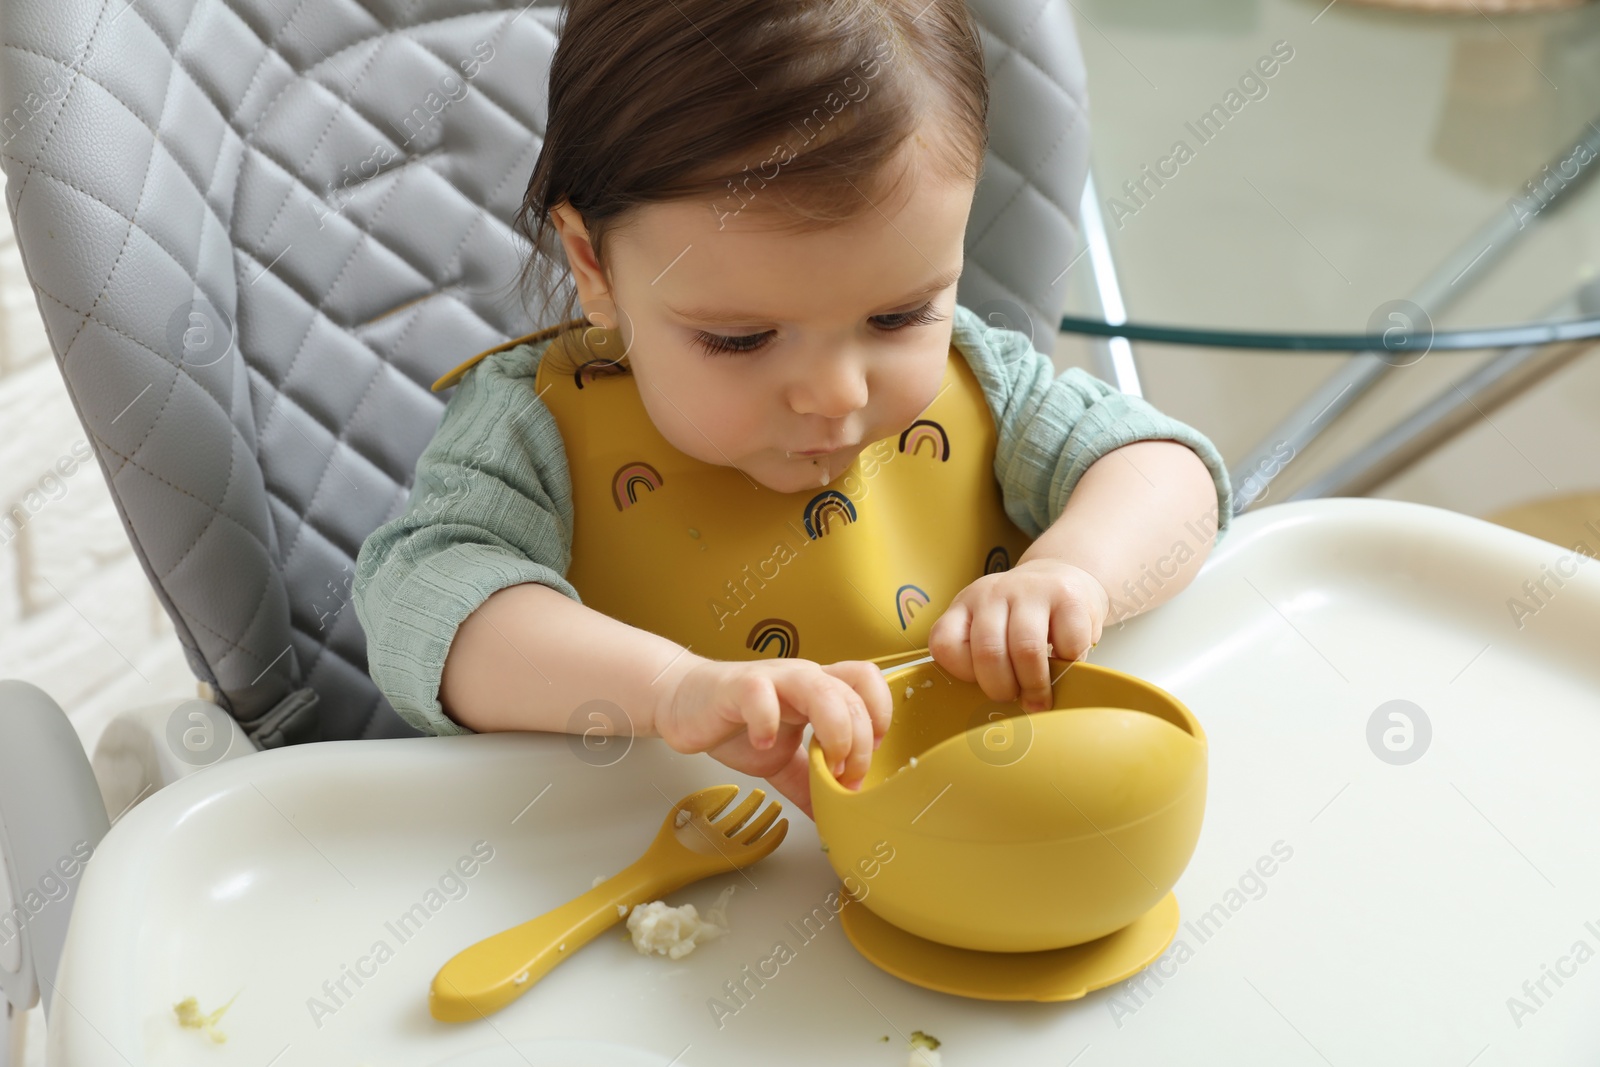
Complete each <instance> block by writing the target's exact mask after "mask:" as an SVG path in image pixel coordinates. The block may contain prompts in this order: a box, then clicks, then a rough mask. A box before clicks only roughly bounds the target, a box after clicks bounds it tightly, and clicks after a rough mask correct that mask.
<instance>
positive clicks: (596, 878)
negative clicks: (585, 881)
mask: <svg viewBox="0 0 1600 1067" xmlns="http://www.w3.org/2000/svg"><path fill="white" fill-rule="evenodd" d="M605 880H606V876H605V875H603V874H597V875H595V876H594V881H592V882H590V883H589V888H590V889H593V888H595V887H596V886H598V885H599V884H600V883H601V882H603V881H605Z"/></svg>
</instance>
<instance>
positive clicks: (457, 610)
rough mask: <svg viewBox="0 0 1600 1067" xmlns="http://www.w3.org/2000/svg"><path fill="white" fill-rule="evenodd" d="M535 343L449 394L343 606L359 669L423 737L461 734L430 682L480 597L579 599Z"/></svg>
mask: <svg viewBox="0 0 1600 1067" xmlns="http://www.w3.org/2000/svg"><path fill="white" fill-rule="evenodd" d="M543 348H544V345H543V344H540V345H519V346H518V347H516V348H513V349H509V350H507V351H505V352H499V353H495V354H494V355H491V356H487V357H485V358H484V359H483V360H482V361H481V362H479V363H478V364H477V366H475V367H474V368H473V369H472V370H471V371H469V372H468V373H467V374H466V376H465V377H464V378H462V380H461V382H460V384H459V385H457V386H456V390H455V393H454V394H453V395H452V396H451V397H450V400H449V402H448V403H447V405H446V406H445V412H444V417H443V419H442V420H441V422H440V424H439V428H438V430H437V431H436V432H435V434H434V437H433V439H432V441H430V442H429V444H428V446H427V448H425V449H424V450H423V452H422V455H421V456H420V457H419V458H418V459H417V467H416V480H415V482H414V483H413V485H412V489H411V495H410V498H409V500H408V502H407V505H406V510H405V512H404V513H403V514H401V515H400V516H399V517H397V518H395V519H392V520H390V521H389V522H386V523H384V524H383V525H382V526H379V527H378V528H377V529H376V530H374V531H372V533H371V534H370V535H368V537H367V539H366V541H365V542H364V543H363V544H362V546H361V551H360V552H359V553H358V554H357V556H356V577H355V579H354V584H353V587H352V594H353V596H352V599H353V602H354V604H355V609H356V614H357V616H358V617H359V618H360V620H361V625H362V628H363V629H364V630H365V631H366V635H367V670H368V673H370V674H371V675H372V680H373V681H374V682H375V683H376V684H377V686H378V688H379V689H380V690H381V691H382V692H383V694H384V695H385V696H386V697H388V699H389V703H390V704H391V705H392V706H393V707H394V709H395V711H396V712H398V713H399V715H400V717H401V718H402V719H404V720H405V721H406V722H407V723H409V724H410V725H412V726H413V727H415V728H416V729H418V730H421V731H423V732H424V733H428V734H462V733H471V732H472V731H471V730H469V729H468V728H467V727H464V726H462V725H460V724H459V723H457V722H455V721H454V720H453V719H451V718H450V717H449V716H448V715H446V714H445V713H444V709H443V708H442V707H441V706H440V704H439V699H438V694H439V678H440V675H441V674H442V673H443V670H444V662H445V657H446V656H447V655H448V654H449V651H450V644H451V642H452V641H453V640H454V639H455V634H456V630H457V628H458V627H459V626H460V625H461V623H462V622H463V620H465V619H466V617H467V616H468V615H471V614H472V613H473V611H475V610H476V609H477V607H478V605H480V604H482V603H483V602H484V601H485V600H487V599H488V598H489V596H490V595H491V594H493V593H495V592H497V591H498V590H500V589H504V588H505V587H507V586H510V585H517V584H519V583H522V582H539V583H541V584H544V585H548V586H550V587H551V588H552V589H555V590H558V591H559V592H561V593H563V594H565V595H566V596H569V597H571V598H572V599H573V600H577V601H579V603H582V601H581V599H580V598H579V596H578V592H577V590H576V589H574V588H573V586H572V585H571V583H569V582H568V581H567V580H566V578H565V575H566V573H567V569H568V566H569V564H570V563H571V558H572V555H571V553H572V484H571V479H570V476H569V475H568V471H567V459H566V449H565V447H564V445H563V443H562V440H561V433H560V431H559V430H558V429H557V427H556V422H555V417H554V416H553V415H552V414H551V413H550V410H549V409H548V408H547V407H545V405H544V403H543V402H542V401H541V400H539V399H538V397H537V396H536V395H535V392H534V387H533V376H534V372H535V371H536V370H537V367H538V357H539V356H540V355H541V354H542V352H543Z"/></svg>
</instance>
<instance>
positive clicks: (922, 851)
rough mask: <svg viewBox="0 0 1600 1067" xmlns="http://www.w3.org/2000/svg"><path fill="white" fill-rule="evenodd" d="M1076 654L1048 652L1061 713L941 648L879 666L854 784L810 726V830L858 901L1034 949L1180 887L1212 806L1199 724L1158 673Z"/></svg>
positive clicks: (1094, 933) (899, 922) (916, 924)
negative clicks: (1001, 693)
mask: <svg viewBox="0 0 1600 1067" xmlns="http://www.w3.org/2000/svg"><path fill="white" fill-rule="evenodd" d="M1067 667H1068V665H1067V663H1065V662H1063V661H1058V660H1052V661H1051V671H1050V673H1051V676H1052V677H1056V676H1058V675H1059V677H1058V680H1057V682H1056V684H1055V687H1054V693H1053V695H1054V700H1053V709H1054V710H1051V711H1044V712H1031V713H1030V712H1025V711H1023V710H1022V708H1021V706H1020V705H1018V704H1016V703H1015V702H1011V703H1003V702H997V701H991V700H989V699H988V698H987V697H986V696H985V695H984V693H983V690H982V689H981V688H979V687H978V685H976V684H975V683H968V682H961V681H959V680H957V679H955V678H954V677H952V676H951V675H949V674H948V673H947V672H943V671H940V670H939V669H938V668H937V667H936V665H935V664H933V663H931V662H929V663H921V664H917V665H915V666H910V667H905V668H902V669H900V670H897V671H892V672H890V673H888V674H886V675H885V681H887V682H888V684H889V691H890V693H891V694H892V695H893V697H894V719H893V722H892V724H891V725H890V727H889V731H888V733H886V734H885V735H884V739H883V744H882V746H881V747H880V748H879V749H878V751H877V752H876V753H874V754H873V760H872V765H871V767H870V768H869V770H868V772H867V777H866V780H865V781H864V782H863V783H862V786H861V789H860V790H859V791H854V790H849V789H846V788H844V787H843V786H841V785H840V784H839V782H838V780H837V779H835V778H834V777H833V774H832V773H831V772H830V771H829V769H828V767H827V765H826V763H825V761H824V758H823V755H822V749H821V746H820V745H819V744H818V743H817V741H816V740H815V739H814V738H813V740H812V742H811V746H810V761H811V763H810V767H811V802H812V810H813V812H814V814H815V817H816V823H817V831H818V833H819V834H820V835H821V837H822V841H823V843H824V847H825V848H826V849H827V857H828V862H829V863H830V864H831V865H832V867H833V869H834V870H835V871H836V872H837V873H838V874H839V876H840V877H841V878H842V879H844V884H845V890H846V892H847V893H848V894H849V895H850V896H851V897H853V898H855V899H856V900H857V901H859V902H860V903H862V904H863V905H865V906H866V907H867V908H868V909H869V910H871V911H872V912H874V913H875V914H877V915H878V916H879V917H880V918H882V919H883V920H885V921H886V922H889V923H891V924H893V925H894V926H897V927H899V928H900V929H902V930H905V931H906V932H908V933H912V934H915V935H917V936H918V937H923V938H927V939H929V940H931V941H937V942H940V943H942V944H946V945H953V946H956V947H958V948H967V949H975V950H978V951H983V952H1035V951H1043V950H1048V949H1057V948H1065V947H1067V946H1069V945H1078V944H1082V943H1084V942H1086V941H1092V940H1094V939H1096V938H1099V937H1104V936H1105V935H1107V934H1110V933H1112V932H1114V931H1116V930H1120V929H1121V928H1123V927H1124V926H1126V925H1128V924H1129V923H1131V922H1133V920H1135V919H1137V918H1138V917H1139V916H1140V915H1143V914H1144V913H1145V912H1147V911H1149V910H1150V909H1151V908H1152V907H1154V906H1155V905H1156V903H1157V902H1159V901H1160V900H1161V898H1162V897H1164V896H1165V895H1166V894H1167V893H1168V892H1169V891H1170V890H1171V889H1172V886H1173V885H1174V884H1175V883H1176V882H1177V880H1178V877H1179V876H1180V875H1181V874H1182V873H1183V870H1184V868H1185V867H1186V866H1188V863H1189V858H1190V857H1191V856H1192V855H1193V854H1194V846H1195V842H1196V841H1197V840H1198V838H1199V836H1200V823H1201V819H1202V817H1203V816H1204V814H1205V795H1206V738H1205V733H1204V731H1202V730H1201V729H1200V723H1199V722H1198V721H1197V720H1196V719H1195V717H1194V715H1193V714H1191V713H1190V711H1189V709H1188V708H1186V707H1184V706H1183V704H1182V703H1180V702H1179V701H1178V700H1177V698H1175V697H1173V696H1172V695H1171V694H1170V693H1167V692H1165V691H1164V690H1161V689H1159V688H1157V687H1156V686H1153V685H1151V684H1150V683H1148V682H1144V681H1141V680H1140V679H1138V678H1135V677H1133V676H1132V675H1129V674H1124V673H1123V672H1121V671H1116V670H1111V669H1110V668H1107V667H1100V666H1097V665H1095V664H1092V663H1084V662H1079V663H1077V664H1074V665H1072V666H1071V668H1070V669H1067ZM913 758H915V760H916V763H915V764H914V765H913V764H912V762H911V761H912V759H913Z"/></svg>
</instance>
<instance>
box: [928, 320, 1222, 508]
mask: <svg viewBox="0 0 1600 1067" xmlns="http://www.w3.org/2000/svg"><path fill="white" fill-rule="evenodd" d="M952 341H953V342H954V343H955V345H956V347H957V348H958V349H959V350H960V351H961V353H962V354H963V355H964V356H966V358H967V362H968V364H969V365H970V366H971V367H972V370H973V373H974V374H975V375H976V376H977V379H978V382H979V384H980V385H981V386H982V387H983V392H984V396H985V398H986V399H987V400H988V402H989V410H990V412H991V413H992V414H993V415H994V422H995V427H996V430H997V436H998V441H997V443H996V446H995V457H994V473H995V478H996V479H997V480H998V481H999V483H1000V487H1001V492H1002V496H1003V498H1004V501H1005V509H1006V514H1007V515H1008V516H1009V517H1010V518H1011V521H1012V522H1014V523H1016V524H1017V527H1018V528H1019V529H1020V530H1022V531H1023V532H1024V533H1026V534H1027V535H1028V536H1029V537H1038V536H1039V535H1040V534H1042V533H1043V532H1044V531H1045V529H1046V528H1047V527H1049V525H1050V524H1051V523H1053V522H1054V521H1055V520H1056V519H1057V518H1058V517H1059V516H1060V514H1061V511H1062V509H1063V508H1064V507H1066V504H1067V498H1068V497H1069V496H1071V495H1072V490H1073V488H1074V487H1075V486H1076V485H1077V484H1078V479H1080V478H1082V477H1083V472H1084V471H1086V470H1088V469H1089V468H1090V467H1091V466H1092V465H1093V464H1094V463H1095V461H1096V460H1098V459H1100V457H1102V456H1104V455H1105V454H1106V453H1108V452H1111V451H1112V450H1114V449H1117V448H1121V447H1122V446H1123V445H1128V444H1132V443H1133V442H1135V441H1151V440H1169V441H1177V442H1178V443H1179V444H1183V445H1187V446H1188V447H1189V448H1191V449H1193V450H1194V452H1195V454H1196V455H1197V456H1199V457H1200V459H1201V461H1202V462H1204V463H1205V465H1206V470H1208V471H1209V472H1210V473H1211V480H1212V482H1213V483H1215V485H1216V488H1217V503H1216V507H1217V511H1216V514H1215V516H1214V521H1215V522H1216V523H1217V526H1218V531H1217V538H1218V540H1220V539H1221V538H1222V536H1223V534H1224V533H1226V531H1227V529H1228V526H1229V524H1230V521H1231V519H1232V517H1233V508H1232V503H1231V496H1232V488H1231V486H1230V485H1229V483H1228V469H1227V467H1226V466H1225V465H1224V464H1223V461H1222V456H1221V455H1220V454H1219V453H1218V452H1217V449H1216V446H1215V445H1213V444H1212V443H1211V441H1210V439H1209V438H1207V437H1206V436H1205V435H1203V434H1201V433H1200V432H1199V431H1198V430H1195V429H1194V428H1193V427H1191V426H1188V425H1186V424H1185V423H1182V422H1179V421H1178V420H1177V419H1173V418H1170V417H1168V416H1166V415H1163V414H1162V413H1161V412H1160V411H1158V410H1156V408H1155V407H1153V406H1152V405H1151V404H1150V403H1149V402H1148V401H1146V400H1144V399H1143V398H1141V397H1136V396H1130V395H1128V394H1126V393H1123V392H1121V391H1119V390H1118V389H1116V388H1115V387H1113V386H1111V385H1109V384H1107V383H1106V382H1103V381H1101V380H1100V379H1098V378H1096V377H1094V376H1093V375H1091V374H1089V373H1087V372H1085V371H1083V370H1080V369H1078V368H1076V367H1074V368H1071V369H1068V370H1066V371H1063V372H1061V373H1060V374H1057V373H1056V369H1055V364H1054V363H1052V362H1051V360H1050V357H1049V356H1048V355H1045V354H1044V353H1042V352H1039V351H1038V350H1037V349H1035V348H1034V347H1033V344H1032V342H1031V341H1030V339H1029V338H1028V335H1027V334H1024V333H1021V332H1018V331H1016V330H1010V329H1001V328H997V327H994V326H991V325H989V324H988V323H986V322H984V320H983V319H982V318H980V317H979V316H978V315H977V313H976V312H973V311H971V310H969V309H967V308H965V307H962V306H960V305H957V307H956V309H955V315H954V331H953V335H952ZM1184 518H1193V519H1197V520H1198V519H1202V518H1213V517H1212V516H1184Z"/></svg>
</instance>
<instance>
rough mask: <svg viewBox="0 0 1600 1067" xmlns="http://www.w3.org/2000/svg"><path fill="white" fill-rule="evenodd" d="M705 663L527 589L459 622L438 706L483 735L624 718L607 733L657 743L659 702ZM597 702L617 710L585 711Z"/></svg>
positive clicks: (498, 597) (496, 597)
mask: <svg viewBox="0 0 1600 1067" xmlns="http://www.w3.org/2000/svg"><path fill="white" fill-rule="evenodd" d="M700 661H701V657H699V656H697V655H694V654H693V653H690V652H687V651H686V650H685V649H684V648H683V647H682V646H681V645H678V644H676V643H675V642H672V641H669V640H667V639H666V638H664V637H660V636H658V635H656V634H653V633H650V632H649V631H648V630H641V629H639V628H638V627H635V626H629V625H628V624H626V623H623V622H618V621H617V620H616V619H613V618H611V617H610V616H609V615H605V614H603V613H601V612H598V611H595V610H594V609H593V608H590V607H586V606H584V605H582V604H579V603H578V602H577V601H575V600H572V599H570V598H569V597H566V596H563V595H562V594H561V593H558V592H556V591H555V590H554V589H552V588H550V587H549V586H547V585H542V584H539V583H535V582H525V583H523V584H520V585H512V586H507V587H506V588H504V589H501V590H500V591H499V592H497V593H494V594H493V595H492V596H490V597H489V599H487V600H485V601H484V602H483V604H482V605H480V606H479V607H478V609H477V610H476V611H474V612H473V613H472V614H471V615H469V616H468V617H467V619H466V620H465V621H464V622H463V623H462V624H461V626H460V628H459V629H458V630H457V631H456V636H455V640H454V641H452V642H451V644H450V653H449V656H448V658H447V659H446V660H445V664H444V672H443V675H442V676H441V679H440V684H439V702H440V703H441V704H443V705H444V709H445V712H446V713H447V714H448V715H449V716H450V717H451V718H452V719H454V720H455V721H456V722H458V723H460V724H461V725H462V726H465V727H467V728H468V729H470V730H475V731H478V732H487V731H491V730H549V731H554V732H567V731H570V732H582V731H583V730H584V729H588V728H590V727H592V726H599V725H600V724H601V720H618V721H615V722H612V723H611V724H610V726H609V728H606V729H603V731H602V732H604V733H619V734H620V733H626V732H630V731H631V732H632V733H634V734H637V735H654V734H656V733H657V730H656V727H655V721H656V717H657V716H656V710H655V709H656V704H657V702H658V701H659V699H660V698H661V697H662V695H663V694H670V693H671V692H672V691H673V690H674V689H675V688H676V687H677V684H678V682H679V681H680V680H681V679H682V676H683V673H684V671H686V670H687V669H688V668H689V667H691V666H693V665H694V664H696V663H697V662H700ZM590 701H608V702H609V703H610V704H612V705H615V707H616V709H619V711H617V712H613V711H612V710H611V709H606V708H601V707H598V706H597V707H596V708H594V709H585V708H584V705H585V704H587V703H589V702H590ZM588 710H594V711H596V712H597V715H596V717H594V718H592V719H591V718H588V716H587V711H588ZM574 715H577V717H578V720H579V721H578V722H577V723H576V724H574V723H573V722H572V718H573V716H574ZM623 716H625V717H626V718H625V719H624V718H622V717H623Z"/></svg>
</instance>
